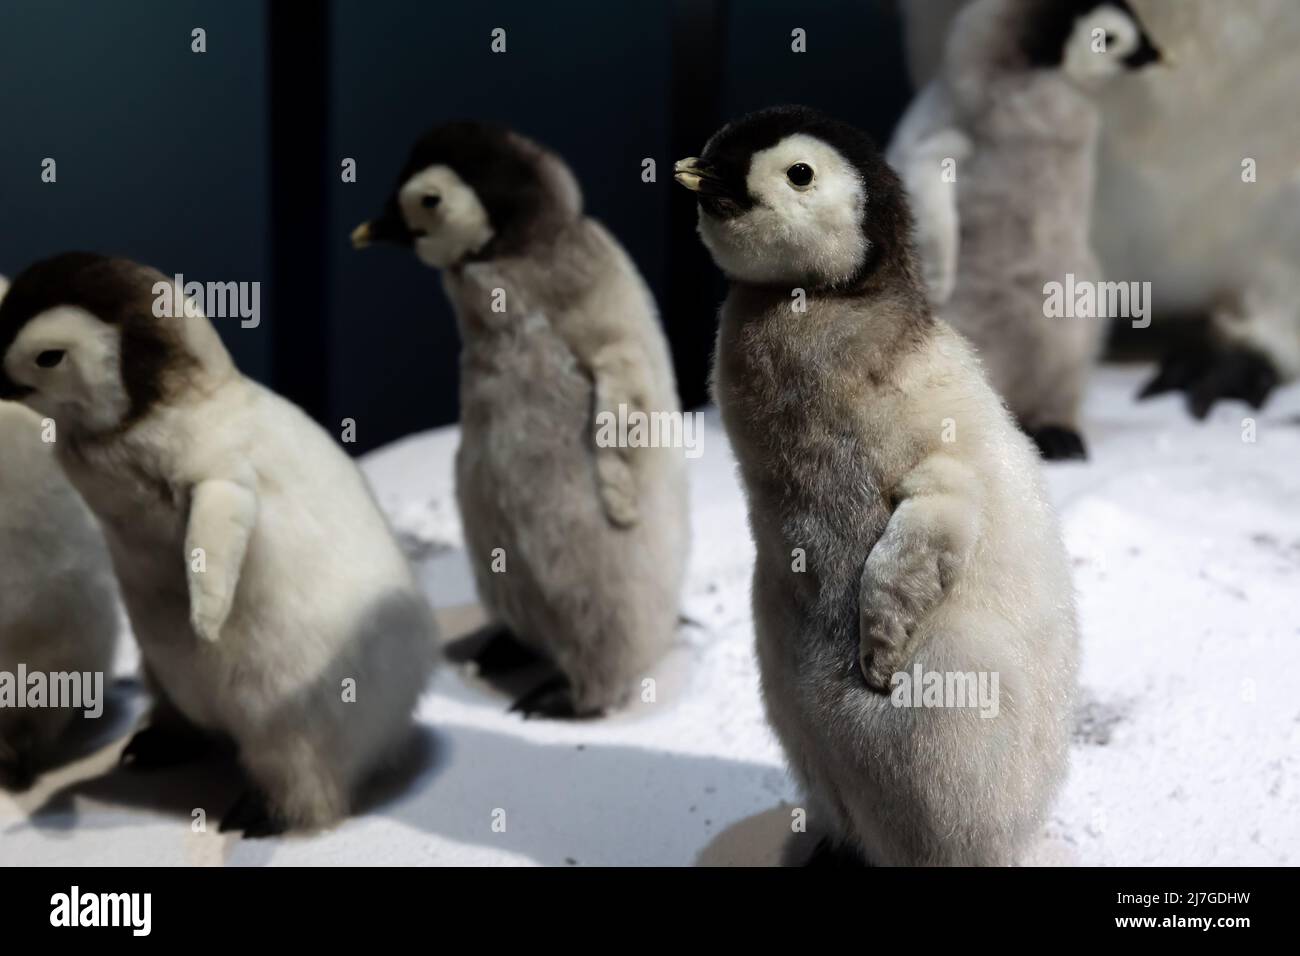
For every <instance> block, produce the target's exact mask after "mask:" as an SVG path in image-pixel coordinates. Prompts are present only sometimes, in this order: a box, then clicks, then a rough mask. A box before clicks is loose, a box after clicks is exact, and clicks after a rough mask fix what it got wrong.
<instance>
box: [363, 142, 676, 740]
mask: <svg viewBox="0 0 1300 956" xmlns="http://www.w3.org/2000/svg"><path fill="white" fill-rule="evenodd" d="M353 240H354V243H355V244H356V245H357V246H362V245H365V244H367V243H369V242H370V241H371V240H387V241H392V242H397V243H399V244H403V245H407V246H410V247H412V248H413V249H414V251H415V254H416V255H417V257H418V258H419V259H420V260H421V261H422V262H424V263H425V264H426V265H429V266H432V267H434V268H438V269H442V270H443V282H444V287H445V289H446V292H447V295H448V297H449V298H450V299H451V302H452V305H453V307H454V309H455V312H456V316H457V321H458V323H459V326H460V333H461V338H462V342H463V351H462V355H461V381H460V387H461V402H460V406H461V407H460V411H461V432H462V434H461V445H460V449H459V451H458V453H457V457H456V488H457V497H458V500H459V504H460V512H461V518H462V523H463V525H464V529H465V540H466V546H467V549H468V551H469V556H470V560H471V561H472V563H473V567H474V574H475V578H476V581H477V583H478V591H479V596H480V598H481V599H482V601H483V604H484V606H485V608H486V609H487V611H488V613H489V614H490V615H491V616H492V617H493V618H494V619H495V620H496V621H497V622H498V623H499V624H500V625H503V626H504V627H505V629H506V630H507V631H508V633H509V634H510V635H513V636H514V638H516V639H518V641H520V642H522V643H523V644H524V645H525V646H527V647H529V648H532V649H535V650H537V651H540V652H542V653H543V654H545V655H546V656H547V657H549V658H550V659H551V660H552V661H553V662H554V663H555V664H556V665H557V667H558V669H559V671H560V672H561V674H562V677H559V678H556V679H552V680H550V681H548V682H546V683H545V684H543V685H542V686H540V687H539V688H537V689H536V690H535V691H534V692H532V693H530V694H528V695H527V696H526V697H525V698H524V699H523V700H521V701H519V702H518V703H517V704H516V709H519V710H522V711H523V712H524V713H525V714H526V715H527V714H534V713H538V714H543V715H546V716H554V717H571V716H588V715H593V714H596V713H599V712H603V711H605V710H607V709H609V708H612V707H615V706H618V705H619V704H620V703H622V702H623V701H624V700H625V699H626V697H627V695H628V692H629V690H630V689H631V682H632V681H633V679H635V678H637V677H641V676H644V675H645V672H646V668H648V667H649V666H651V665H652V664H653V663H654V662H655V661H656V660H657V659H658V658H659V657H660V656H661V655H662V654H663V652H664V651H665V649H666V648H667V647H668V646H669V644H670V643H671V641H672V639H673V635H674V633H675V628H676V621H677V613H678V599H679V594H680V590H681V584H682V577H683V572H684V567H685V562H686V554H687V545H688V524H687V522H688V513H687V489H686V472H685V461H684V456H683V453H682V451H681V449H677V448H664V447H659V448H651V447H613V446H612V445H611V444H610V443H609V442H608V441H607V440H602V439H601V435H602V429H603V428H604V426H605V425H607V424H608V423H609V422H611V421H617V420H619V419H620V416H623V417H626V418H627V419H628V420H629V421H630V420H632V417H634V416H639V415H645V414H656V413H668V414H669V415H677V414H680V405H679V401H678V398H677V391H676V385H675V382H674V379H673V372H672V366H671V363H670V360H669V357H668V348H667V343H666V342H665V341H664V337H663V333H662V331H661V330H660V328H659V323H658V320H657V317H656V314H655V306H654V301H653V299H652V297H651V294H650V291H649V289H647V288H646V285H645V283H644V281H643V280H642V279H641V276H640V274H639V273H638V272H637V270H636V267H635V266H634V265H633V263H632V261H631V260H630V259H629V258H628V256H627V254H626V253H625V252H624V251H623V249H622V248H621V247H620V246H619V244H618V243H617V242H616V241H615V239H614V238H613V237H612V236H611V235H610V234H609V233H608V232H607V231H606V230H605V229H604V227H602V226H601V225H600V224H599V223H597V222H596V221H595V220H593V219H590V218H588V217H586V216H584V215H583V214H582V208H581V195H580V193H579V189H578V184H577V182H576V181H575V180H574V177H573V175H572V173H571V172H570V171H569V169H568V168H567V166H565V164H564V163H563V161H562V160H560V158H559V157H557V156H556V155H555V154H553V153H551V152H550V151H548V150H546V149H544V148H542V147H541V146H539V145H538V144H536V143H534V142H531V141H530V140H527V139H525V138H524V137H522V136H519V135H518V134H515V133H513V132H510V131H508V130H504V129H499V128H496V127H491V126H486V125H482V124H478V123H452V124H448V125H444V126H440V127H437V128H436V129H434V130H433V131H431V132H430V133H428V134H427V135H426V136H425V137H424V138H422V139H421V140H420V141H419V142H418V143H417V144H416V145H415V147H414V149H413V151H412V154H411V157H410V160H409V161H408V163H407V165H406V168H405V169H404V170H403V171H402V173H401V175H400V176H399V178H398V184H397V188H396V190H395V192H394V193H393V195H392V196H391V198H390V199H389V201H388V205H387V207H386V209H385V211H384V213H383V214H382V215H381V216H380V217H379V218H378V219H376V220H374V221H373V222H370V223H367V224H365V225H363V226H361V227H359V228H358V229H357V230H356V232H355V233H354V235H353ZM605 436H606V439H607V438H608V437H609V432H608V431H605Z"/></svg>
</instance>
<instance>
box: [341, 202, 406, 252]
mask: <svg viewBox="0 0 1300 956" xmlns="http://www.w3.org/2000/svg"><path fill="white" fill-rule="evenodd" d="M414 241H415V234H414V233H413V232H411V230H410V229H408V228H407V227H406V223H405V222H403V221H402V217H401V215H400V214H399V213H398V212H397V211H396V210H388V211H386V212H384V214H383V215H382V216H380V217H379V218H378V219H372V220H370V221H369V222H363V223H362V224H361V225H359V226H357V228H355V229H353V230H352V248H353V249H364V248H366V247H367V246H369V245H373V244H374V243H376V242H391V243H395V244H396V245H399V246H409V245H411V244H412V243H413V242H414Z"/></svg>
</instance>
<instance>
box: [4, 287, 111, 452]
mask: <svg viewBox="0 0 1300 956" xmlns="http://www.w3.org/2000/svg"><path fill="white" fill-rule="evenodd" d="M121 351H122V343H121V334H120V332H119V330H118V328H117V327H115V326H113V325H110V324H108V323H106V322H103V321H101V320H100V319H99V318H97V317H96V316H94V315H92V314H91V313H90V312H87V311H86V310H85V309H82V308H79V307H77V306H71V305H63V306H56V307H55V308H52V309H47V310H46V311H44V312H41V313H40V314H38V315H36V316H33V317H32V319H31V320H30V321H28V322H27V324H26V325H24V326H23V327H22V330H21V331H20V332H19V333H18V335H17V337H16V338H15V339H14V341H13V343H12V344H11V345H10V346H9V349H8V351H7V352H6V353H5V354H4V356H3V367H4V372H5V375H6V376H7V377H8V378H9V380H10V381H11V382H13V383H14V384H15V385H17V386H18V387H20V388H22V389H25V390H29V391H27V392H26V393H25V394H24V395H23V396H22V399H21V400H22V402H23V404H24V405H27V406H28V407H29V408H31V409H32V410H33V411H35V412H38V413H39V414H41V415H44V416H47V417H50V418H54V419H56V420H66V421H69V422H72V423H76V424H78V425H82V426H85V427H87V428H91V429H97V430H98V429H109V428H113V427H114V426H116V425H117V424H118V423H120V422H121V421H122V420H123V419H124V418H125V416H126V414H127V411H128V409H129V408H130V399H129V397H128V395H127V390H126V386H125V384H124V383H123V381H122V372H121V361H120V358H121Z"/></svg>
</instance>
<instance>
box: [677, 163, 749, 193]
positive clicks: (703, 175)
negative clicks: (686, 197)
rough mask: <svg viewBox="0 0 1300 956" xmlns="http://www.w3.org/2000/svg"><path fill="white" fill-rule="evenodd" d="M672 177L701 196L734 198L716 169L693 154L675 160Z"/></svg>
mask: <svg viewBox="0 0 1300 956" xmlns="http://www.w3.org/2000/svg"><path fill="white" fill-rule="evenodd" d="M673 179H675V180H677V181H678V182H679V183H681V184H682V185H683V186H685V187H686V188H687V189H689V190H690V191H691V192H693V193H699V194H700V195H701V196H713V197H715V198H718V199H734V198H735V197H734V196H733V195H732V193H731V189H730V188H729V187H728V186H727V183H726V180H724V179H723V178H722V177H721V176H720V175H718V171H717V170H716V169H714V168H713V167H712V166H711V165H710V164H708V163H706V162H705V161H704V160H702V159H699V158H697V157H695V156H690V157H687V158H686V159H681V160H678V161H677V164H676V165H675V166H673Z"/></svg>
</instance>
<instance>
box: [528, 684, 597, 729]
mask: <svg viewBox="0 0 1300 956" xmlns="http://www.w3.org/2000/svg"><path fill="white" fill-rule="evenodd" d="M516 712H518V713H521V714H523V715H524V720H528V719H529V718H530V717H550V718H552V719H554V720H587V719H589V718H592V717H601V716H604V712H603V711H600V710H590V709H589V710H582V711H580V710H578V708H577V706H576V705H575V704H574V702H573V688H572V687H571V686H570V684H569V680H568V678H567V677H564V676H563V675H557V676H555V677H551V678H549V679H547V680H545V681H543V682H542V683H541V684H539V685H537V687H535V688H533V689H532V690H530V691H529V692H528V693H527V694H524V696H523V697H520V698H519V699H518V700H517V701H515V702H514V705H513V706H512V707H511V708H510V713H512V714H513V713H516Z"/></svg>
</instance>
